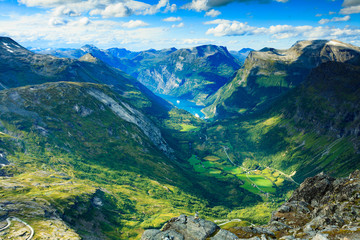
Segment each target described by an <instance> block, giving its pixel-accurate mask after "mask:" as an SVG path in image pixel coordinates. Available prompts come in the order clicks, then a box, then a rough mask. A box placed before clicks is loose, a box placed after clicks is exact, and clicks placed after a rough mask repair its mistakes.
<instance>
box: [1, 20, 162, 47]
mask: <svg viewBox="0 0 360 240" xmlns="http://www.w3.org/2000/svg"><path fill="white" fill-rule="evenodd" d="M44 20H45V21H47V22H49V24H44ZM142 24H143V23H142ZM136 25H137V26H139V25H140V23H139V22H137V21H133V22H131V21H130V22H128V23H121V22H120V23H119V22H115V21H110V20H101V19H100V20H97V19H92V20H91V21H90V20H89V19H88V18H86V17H83V18H72V19H70V20H68V21H64V22H62V21H61V19H53V17H52V16H51V14H50V13H49V14H47V15H44V14H36V15H31V16H19V15H12V16H10V19H9V20H0V26H1V28H0V35H1V36H10V37H12V38H14V39H16V40H18V41H20V42H26V43H27V44H29V45H35V46H36V45H37V44H39V43H41V44H42V46H46V45H47V46H49V45H51V44H57V43H59V42H61V43H62V44H63V45H65V44H79V45H83V44H87V43H93V44H96V45H98V44H99V45H101V46H109V45H110V46H119V44H128V45H129V44H130V45H132V46H137V47H138V48H140V49H143V48H144V46H145V45H146V44H147V46H149V42H153V43H151V44H153V45H156V44H158V42H161V41H162V40H163V39H166V36H167V34H168V33H167V32H166V28H163V27H153V28H151V27H148V28H138V29H124V27H126V28H131V27H135V26H136ZM151 44H150V45H151Z"/></svg>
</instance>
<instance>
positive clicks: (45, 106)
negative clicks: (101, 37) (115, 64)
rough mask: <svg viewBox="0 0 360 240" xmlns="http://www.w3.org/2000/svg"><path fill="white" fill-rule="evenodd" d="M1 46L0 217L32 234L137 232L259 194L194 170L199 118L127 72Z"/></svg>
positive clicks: (215, 213) (123, 235)
mask: <svg viewBox="0 0 360 240" xmlns="http://www.w3.org/2000/svg"><path fill="white" fill-rule="evenodd" d="M1 44H2V46H1V47H0V51H2V55H0V58H1V59H2V60H3V61H1V69H2V70H3V71H2V72H1V73H0V76H1V78H0V79H1V83H2V87H3V88H4V89H3V90H2V91H0V109H1V110H0V163H1V165H0V175H1V176H0V182H1V186H0V194H1V200H0V210H1V211H0V219H1V221H2V220H5V219H6V218H7V217H17V218H19V219H21V220H23V221H26V222H27V223H28V224H30V226H32V227H33V228H34V230H35V239H43V238H51V239H54V238H71V239H80V238H84V239H94V238H95V239H137V238H138V236H139V235H140V234H141V233H142V231H143V230H144V229H145V228H148V227H158V226H160V225H161V224H162V223H163V222H164V221H165V220H166V219H168V218H169V217H171V216H176V215H178V214H180V213H188V214H192V213H193V212H195V211H199V212H201V213H202V214H203V215H204V216H207V217H209V218H215V217H219V216H225V215H226V214H227V213H229V212H230V211H231V210H230V209H232V208H233V207H236V206H237V207H239V206H242V205H252V204H254V203H257V202H258V201H260V200H261V198H260V197H259V196H257V195H255V194H253V193H251V192H248V191H246V190H245V189H243V188H241V187H239V186H240V185H241V184H242V182H241V181H233V180H229V179H217V178H215V177H211V176H203V175H197V174H196V172H195V171H193V169H192V167H190V166H189V165H188V163H187V159H188V158H189V157H190V156H191V151H189V150H190V149H191V143H192V142H193V139H194V138H196V136H197V132H196V131H195V130H196V129H199V128H200V127H201V126H202V125H203V123H202V121H201V120H199V119H197V118H195V117H193V116H191V115H190V114H189V113H187V112H186V111H182V110H179V109H176V108H174V109H172V108H171V106H170V105H168V104H167V103H166V102H164V101H163V100H161V99H160V98H158V97H156V96H155V95H153V94H152V93H151V92H150V91H149V90H148V89H146V88H145V87H144V86H143V85H141V84H140V83H138V82H136V81H135V80H134V79H132V78H131V77H129V76H127V75H126V74H124V73H122V72H121V71H118V70H116V69H113V68H111V67H108V66H107V65H105V64H104V63H103V62H101V61H100V60H98V59H97V58H95V57H94V56H92V55H91V54H88V55H85V56H83V57H82V58H81V59H79V60H69V59H60V58H55V57H52V56H43V55H37V54H33V53H31V52H29V51H27V50H26V49H24V48H22V47H21V46H19V45H18V44H17V43H15V42H13V41H12V40H11V39H9V38H2V39H1ZM61 80H66V81H61ZM86 81H88V82H86ZM44 82H46V83H44ZM89 82H90V83H89ZM29 84H37V85H29ZM194 129H195V130H194ZM20 227H21V224H17V225H14V226H12V227H11V228H10V229H9V230H6V231H5V233H4V232H2V234H6V236H7V237H10V238H17V237H19V236H17V235H16V234H17V233H18V232H19V231H17V230H19V228H20ZM23 227H24V228H25V229H26V226H23ZM27 231H28V229H27ZM13 234H15V235H13ZM27 234H29V233H27Z"/></svg>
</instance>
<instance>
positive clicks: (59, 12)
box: [53, 6, 81, 17]
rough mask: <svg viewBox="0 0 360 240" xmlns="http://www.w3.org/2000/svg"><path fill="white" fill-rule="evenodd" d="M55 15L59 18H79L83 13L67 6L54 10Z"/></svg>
mask: <svg viewBox="0 0 360 240" xmlns="http://www.w3.org/2000/svg"><path fill="white" fill-rule="evenodd" d="M53 15H54V16H58V17H59V16H69V17H77V16H80V15H81V13H78V12H77V11H76V10H73V9H71V8H68V7H66V6H60V7H57V8H55V9H54V11H53Z"/></svg>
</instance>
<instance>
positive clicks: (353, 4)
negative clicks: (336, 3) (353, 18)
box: [340, 0, 360, 14]
mask: <svg viewBox="0 0 360 240" xmlns="http://www.w3.org/2000/svg"><path fill="white" fill-rule="evenodd" d="M342 6H343V7H344V8H343V9H341V10H340V13H341V14H354V13H360V0H344V2H343V4H342Z"/></svg>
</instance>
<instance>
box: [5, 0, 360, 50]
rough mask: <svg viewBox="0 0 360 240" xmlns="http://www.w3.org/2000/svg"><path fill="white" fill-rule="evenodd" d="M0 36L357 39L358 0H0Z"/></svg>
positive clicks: (76, 41)
mask: <svg viewBox="0 0 360 240" xmlns="http://www.w3.org/2000/svg"><path fill="white" fill-rule="evenodd" d="M0 36H8V37H11V38H13V39H14V40H15V41H17V42H19V43H20V44H22V45H23V46H25V47H33V48H44V49H47V48H80V47H81V46H83V45H85V44H93V45H95V46H97V47H99V48H102V49H106V48H111V47H119V48H126V49H129V50H132V51H139V50H146V49H150V48H153V49H163V48H170V47H176V48H183V47H193V46H198V45H203V44H215V45H220V46H225V47H227V48H228V49H229V50H240V49H242V48H245V47H249V48H253V49H256V50H257V49H261V48H263V47H274V48H280V49H285V48H288V47H290V46H291V45H293V44H294V43H295V42H296V41H298V40H307V39H336V40H340V41H344V42H347V43H351V44H354V45H356V46H360V0H0Z"/></svg>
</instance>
